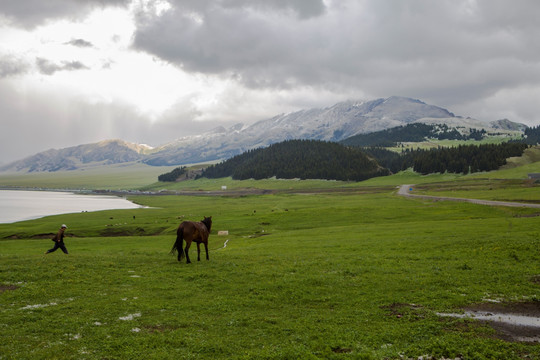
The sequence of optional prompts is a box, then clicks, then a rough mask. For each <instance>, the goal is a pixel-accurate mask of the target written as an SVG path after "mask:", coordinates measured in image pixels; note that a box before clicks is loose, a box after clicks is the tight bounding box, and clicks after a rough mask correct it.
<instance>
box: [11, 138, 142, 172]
mask: <svg viewBox="0 0 540 360" xmlns="http://www.w3.org/2000/svg"><path fill="white" fill-rule="evenodd" d="M147 151H148V147H146V146H144V145H138V144H133V143H128V142H125V141H122V140H106V141H101V142H99V143H95V144H85V145H79V146H74V147H69V148H65V149H61V150H56V149H51V150H47V151H44V152H41V153H39V154H36V155H33V156H29V157H27V158H24V159H22V160H19V161H16V162H13V163H11V164H8V165H4V166H2V167H0V170H1V171H27V172H38V171H59V170H75V169H78V168H80V167H82V166H84V165H87V164H103V165H108V164H117V163H124V162H130V161H138V160H142V159H143V157H144V153H145V152H147Z"/></svg>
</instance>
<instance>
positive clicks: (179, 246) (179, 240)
mask: <svg viewBox="0 0 540 360" xmlns="http://www.w3.org/2000/svg"><path fill="white" fill-rule="evenodd" d="M175 251H178V253H179V255H180V256H179V258H178V259H179V260H181V259H182V258H183V257H184V229H183V228H179V229H178V231H177V232H176V241H175V242H174V245H173V247H172V249H171V254H174V252H175Z"/></svg>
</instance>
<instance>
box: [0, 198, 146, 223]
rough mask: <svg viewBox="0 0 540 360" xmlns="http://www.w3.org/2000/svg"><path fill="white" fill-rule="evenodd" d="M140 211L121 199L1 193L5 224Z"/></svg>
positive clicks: (1, 217)
mask: <svg viewBox="0 0 540 360" xmlns="http://www.w3.org/2000/svg"><path fill="white" fill-rule="evenodd" d="M140 207H142V206H140V205H137V204H134V203H132V202H131V201H128V200H126V199H123V198H121V197H117V196H106V195H81V194H74V193H70V192H56V191H23V190H0V223H4V224H5V223H12V222H17V221H23V220H30V219H37V218H40V217H44V216H48V215H58V214H67V213H77V212H83V211H100V210H111V209H136V208H140Z"/></svg>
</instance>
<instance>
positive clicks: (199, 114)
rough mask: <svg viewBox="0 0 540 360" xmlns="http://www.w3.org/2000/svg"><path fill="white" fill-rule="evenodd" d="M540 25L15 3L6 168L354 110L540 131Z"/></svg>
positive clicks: (420, 4)
mask: <svg viewBox="0 0 540 360" xmlns="http://www.w3.org/2000/svg"><path fill="white" fill-rule="evenodd" d="M539 15H540V3H538V2H537V1H536V0H516V1H513V2H511V3H510V2H508V1H506V0H440V1H431V0H409V1H398V0H385V1H380V0H340V1H338V0H289V1H287V0H212V1H211V0H199V1H188V0H169V1H166V0H114V1H104V0H51V1H46V2H43V1H40V0H25V1H17V2H10V4H7V5H5V4H3V5H2V6H1V7H0V44H2V45H0V92H2V93H3V94H5V96H2V97H0V111H1V112H0V114H1V117H2V126H3V128H6V129H8V130H10V131H12V132H14V133H17V134H19V138H18V139H17V141H15V140H14V139H13V137H12V136H8V135H4V133H5V132H3V135H1V138H0V143H2V145H1V146H2V149H0V150H2V151H0V153H3V154H4V155H2V156H0V162H6V161H11V160H16V159H17V158H18V157H20V156H21V155H30V154H33V153H34V152H37V151H41V150H44V149H47V148H50V147H54V148H59V147H63V146H70V145H75V144H78V143H81V142H94V141H99V140H103V139H105V138H116V137H118V138H123V139H125V140H128V141H138V142H145V143H151V144H153V145H158V144H161V143H164V142H166V141H170V140H173V139H174V138H178V137H181V136H185V135H189V134H196V133H200V132H201V131H206V130H209V129H211V128H212V127H215V126H218V125H220V124H224V125H231V124H233V123H235V122H246V123H249V122H253V121H256V120H259V119H262V118H266V117H270V116H273V115H275V114H277V113H281V112H288V111H294V110H298V109H302V108H308V107H322V106H327V105H331V104H333V103H335V102H338V101H341V100H346V99H348V98H356V99H366V100H370V99H373V98H377V97H388V96H392V95H400V96H408V97H413V98H419V99H422V100H423V101H426V102H428V103H431V104H434V105H438V106H442V107H445V108H448V109H449V110H450V111H452V112H454V113H456V114H459V115H464V116H472V117H477V118H481V119H484V120H496V119H500V118H509V119H510V120H513V121H518V122H523V123H526V124H529V125H537V124H539V123H540V116H539V115H538V114H540V105H539V104H538V101H537V99H538V98H539V97H540V23H539V22H538V20H537V19H538V18H539ZM28 129H38V130H39V136H37V135H32V134H29V131H28ZM58 129H63V130H61V132H60V133H61V134H62V135H61V136H57V134H58ZM5 154H9V155H5ZM18 155H19V156H18Z"/></svg>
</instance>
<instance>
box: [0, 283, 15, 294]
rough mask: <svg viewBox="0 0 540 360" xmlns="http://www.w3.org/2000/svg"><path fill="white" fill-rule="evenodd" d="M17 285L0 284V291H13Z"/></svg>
mask: <svg viewBox="0 0 540 360" xmlns="http://www.w3.org/2000/svg"><path fill="white" fill-rule="evenodd" d="M18 288H19V287H18V286H17V285H0V293H3V292H4V291H8V290H9V291H13V290H17V289H18Z"/></svg>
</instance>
